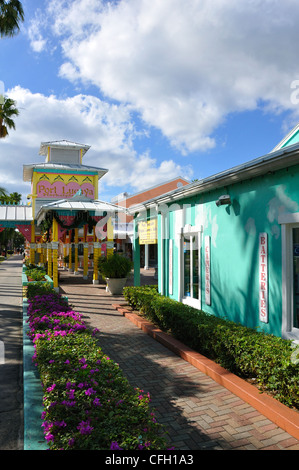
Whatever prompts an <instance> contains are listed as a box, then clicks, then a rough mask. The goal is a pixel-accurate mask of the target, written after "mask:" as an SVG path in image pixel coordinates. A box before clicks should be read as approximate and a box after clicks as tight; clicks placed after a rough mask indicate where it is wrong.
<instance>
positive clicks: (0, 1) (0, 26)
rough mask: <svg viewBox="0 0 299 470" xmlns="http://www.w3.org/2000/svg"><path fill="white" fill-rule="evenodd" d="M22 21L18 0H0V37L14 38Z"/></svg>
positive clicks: (21, 8)
mask: <svg viewBox="0 0 299 470" xmlns="http://www.w3.org/2000/svg"><path fill="white" fill-rule="evenodd" d="M21 21H24V10H23V7H22V3H21V2H20V1H19V0H9V1H6V0H0V36H1V37H3V36H14V35H15V34H17V33H18V32H19V30H20V26H19V23H20V22H21Z"/></svg>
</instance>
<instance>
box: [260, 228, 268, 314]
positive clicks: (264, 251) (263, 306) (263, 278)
mask: <svg viewBox="0 0 299 470" xmlns="http://www.w3.org/2000/svg"><path fill="white" fill-rule="evenodd" d="M259 318H260V321H261V322H263V323H268V235H267V233H260V234H259Z"/></svg>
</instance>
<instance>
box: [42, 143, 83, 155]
mask: <svg viewBox="0 0 299 470" xmlns="http://www.w3.org/2000/svg"><path fill="white" fill-rule="evenodd" d="M49 147H50V148H55V149H63V150H82V156H83V155H84V154H85V153H86V152H87V151H88V150H89V149H90V145H85V144H78V143H76V142H71V141H69V140H54V141H52V142H41V144H40V150H39V154H40V155H47V153H48V148H49Z"/></svg>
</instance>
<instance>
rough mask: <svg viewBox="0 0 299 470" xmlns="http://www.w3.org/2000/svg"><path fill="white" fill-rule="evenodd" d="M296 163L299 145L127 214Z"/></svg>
mask: <svg viewBox="0 0 299 470" xmlns="http://www.w3.org/2000/svg"><path fill="white" fill-rule="evenodd" d="M298 163H299V144H294V145H292V146H290V147H286V148H282V149H279V150H278V151H276V152H271V153H269V154H266V155H265V156H263V157H260V158H257V159H255V160H251V161H250V162H248V163H245V164H242V165H239V166H236V167H234V168H231V169H230V170H226V171H223V172H220V173H217V174H215V175H213V176H210V177H207V178H204V179H202V180H200V181H195V182H194V183H190V184H189V185H187V186H184V187H183V188H179V189H175V190H173V191H170V192H168V193H166V194H164V195H162V196H158V197H156V198H153V199H150V200H148V201H145V202H143V203H141V204H137V205H135V206H132V207H131V208H128V210H129V214H131V215H134V214H136V213H137V212H143V211H145V210H147V209H150V208H153V207H156V206H157V204H158V205H161V204H167V203H171V202H174V201H177V200H179V199H185V198H187V197H190V196H193V195H194V194H200V193H204V192H206V191H211V190H213V189H216V188H220V187H223V186H227V185H231V184H235V183H238V182H241V181H244V180H247V179H250V178H255V177H257V176H261V175H264V174H266V173H268V172H273V171H277V170H280V169H282V168H286V167H290V166H294V165H296V164H298Z"/></svg>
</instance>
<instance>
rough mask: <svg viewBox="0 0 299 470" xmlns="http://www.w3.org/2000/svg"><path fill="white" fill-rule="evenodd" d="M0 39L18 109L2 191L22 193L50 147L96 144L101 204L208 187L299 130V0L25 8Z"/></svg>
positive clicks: (31, 2) (116, 1) (5, 76)
mask: <svg viewBox="0 0 299 470" xmlns="http://www.w3.org/2000/svg"><path fill="white" fill-rule="evenodd" d="M22 5H23V8H24V12H25V21H24V23H22V25H21V30H20V32H19V34H18V35H16V36H14V37H12V38H1V39H0V84H1V83H2V88H3V89H4V94H5V96H8V97H10V98H12V99H14V100H15V101H16V103H17V107H18V109H19V111H20V114H19V116H18V117H16V118H15V124H16V130H11V131H9V135H8V136H7V137H6V138H5V139H0V186H3V187H5V188H6V190H7V191H8V192H14V191H17V192H19V193H21V194H22V197H23V202H24V203H26V196H27V194H29V193H30V184H28V183H26V182H24V181H23V165H24V164H31V163H41V162H43V161H44V157H43V156H40V155H39V148H40V143H41V142H48V141H54V140H69V141H74V142H77V143H81V144H86V145H90V146H91V148H90V150H89V151H88V152H87V153H86V155H85V156H84V159H83V164H85V165H92V166H95V167H99V168H106V169H108V170H109V171H108V173H107V174H106V175H105V176H104V177H103V178H102V179H101V180H100V183H99V199H102V200H105V201H110V200H111V198H112V197H114V196H116V195H118V194H119V193H122V192H127V193H129V194H134V193H136V192H139V191H142V190H143V189H146V188H149V187H151V186H155V185H157V184H159V183H162V182H165V181H168V180H171V179H173V178H176V177H178V176H181V177H184V178H186V179H187V180H189V181H192V180H194V179H202V178H205V177H208V176H211V175H214V174H216V173H218V172H220V171H223V170H226V169H229V168H231V167H234V166H236V165H239V164H242V163H244V162H247V161H249V160H251V159H254V158H257V157H260V156H262V155H265V154H266V153H268V152H270V151H271V150H272V149H273V148H274V147H275V146H276V144H277V143H278V142H280V141H281V139H282V138H283V137H284V136H285V135H286V134H287V133H288V132H289V131H290V130H291V129H292V128H293V127H294V126H295V125H296V124H297V123H298V122H299V104H298V102H299V99H298V97H299V93H297V92H296V90H297V89H298V90H299V49H298V44H299V28H298V24H299V2H298V1H297V0H284V1H283V2H282V1H279V0H110V1H107V0H23V1H22Z"/></svg>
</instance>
